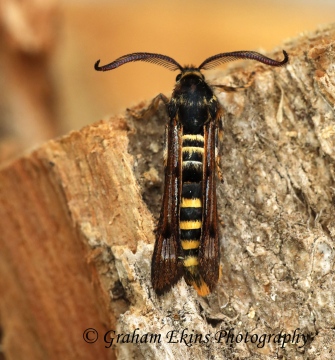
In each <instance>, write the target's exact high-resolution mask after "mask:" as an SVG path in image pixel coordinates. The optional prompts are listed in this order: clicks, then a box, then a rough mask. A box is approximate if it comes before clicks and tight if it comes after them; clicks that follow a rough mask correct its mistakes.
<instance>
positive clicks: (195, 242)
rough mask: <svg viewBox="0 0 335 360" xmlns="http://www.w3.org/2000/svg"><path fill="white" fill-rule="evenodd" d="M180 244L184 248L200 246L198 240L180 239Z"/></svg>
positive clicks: (190, 248)
mask: <svg viewBox="0 0 335 360" xmlns="http://www.w3.org/2000/svg"><path fill="white" fill-rule="evenodd" d="M181 246H182V248H183V249H184V250H192V249H198V248H199V246H200V240H182V241H181Z"/></svg>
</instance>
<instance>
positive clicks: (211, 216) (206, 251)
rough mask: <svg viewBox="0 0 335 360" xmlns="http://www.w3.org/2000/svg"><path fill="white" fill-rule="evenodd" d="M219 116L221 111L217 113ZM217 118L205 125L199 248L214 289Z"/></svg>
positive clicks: (207, 279) (203, 271)
mask: <svg viewBox="0 0 335 360" xmlns="http://www.w3.org/2000/svg"><path fill="white" fill-rule="evenodd" d="M217 116H219V113H218V114H217ZM216 121H217V119H212V120H211V121H209V122H208V123H207V124H206V125H205V132H204V133H205V149H204V174H203V204H204V205H203V225H202V233H201V240H200V248H199V273H200V274H201V276H202V278H203V280H204V281H205V283H206V284H207V286H208V287H209V289H210V291H213V289H214V287H215V285H216V284H217V281H218V279H219V265H220V248H219V230H218V215H217V204H216V184H215V165H216V164H215V145H216V138H217V124H216Z"/></svg>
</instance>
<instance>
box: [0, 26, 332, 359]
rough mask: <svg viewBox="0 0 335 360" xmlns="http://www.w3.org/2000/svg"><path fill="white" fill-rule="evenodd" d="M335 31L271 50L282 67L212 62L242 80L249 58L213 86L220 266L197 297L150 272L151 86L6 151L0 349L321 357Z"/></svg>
mask: <svg viewBox="0 0 335 360" xmlns="http://www.w3.org/2000/svg"><path fill="white" fill-rule="evenodd" d="M334 46H335V27H334V26H329V27H325V28H322V29H319V30H317V31H315V32H314V33H309V34H303V35H301V36H299V38H297V39H291V40H289V41H287V42H286V43H285V44H283V45H281V46H279V47H278V50H277V51H276V52H275V53H273V54H270V55H271V56H273V57H276V58H278V59H279V58H280V57H281V52H280V50H281V49H285V50H286V51H287V52H288V53H289V55H290V63H289V64H288V65H287V66H285V67H283V68H278V69H274V68H269V67H267V66H265V65H262V64H255V63H253V62H241V63H236V64H233V65H232V66H231V67H229V69H228V70H226V71H224V72H223V71H216V72H215V73H212V74H211V75H210V74H209V73H208V74H207V79H208V80H209V81H210V83H212V84H225V85H231V86H237V85H243V84H244V83H247V82H248V79H249V77H250V74H251V73H252V72H254V73H255V74H254V78H253V79H254V80H253V82H252V84H251V86H250V87H248V88H247V89H245V90H242V91H238V92H231V93H224V92H220V89H219V88H218V89H217V96H218V97H219V100H220V101H221V103H222V105H223V107H224V109H225V113H224V118H223V128H224V139H223V142H222V145H221V150H220V153H221V168H222V171H223V175H224V184H222V185H219V184H218V198H219V199H218V209H219V214H220V219H221V222H222V228H221V247H222V252H221V266H222V277H221V279H220V281H219V284H218V286H217V289H216V291H215V292H214V293H213V294H211V295H210V296H208V297H207V298H199V297H198V296H197V295H196V294H195V291H194V290H193V289H192V288H190V287H188V286H187V285H186V284H185V282H184V280H182V281H180V282H179V283H178V284H177V285H176V286H175V287H174V288H173V289H172V290H171V291H170V292H169V293H167V294H166V295H164V296H162V297H159V298H158V297H157V296H156V295H155V294H154V292H153V290H152V287H151V284H150V261H151V255H152V249H153V243H154V233H153V230H154V224H155V221H154V220H155V219H157V218H158V215H159V207H160V205H159V204H160V199H161V193H162V178H163V168H162V163H163V161H162V140H163V132H164V124H165V122H166V112H165V109H164V107H163V105H162V106H160V107H159V108H158V109H156V110H153V109H151V110H150V111H145V109H146V108H147V107H148V105H149V103H150V102H149V101H148V102H146V103H143V104H141V105H139V106H137V107H136V108H133V109H131V111H128V112H127V113H126V115H125V116H124V117H119V118H114V119H111V120H110V121H107V122H99V123H97V124H94V125H92V126H90V127H86V128H84V129H83V130H81V131H79V132H73V133H71V134H69V135H68V136H65V137H63V138H61V139H58V140H54V141H50V142H48V143H46V144H45V145H43V146H42V147H40V148H39V149H37V150H36V151H34V152H32V153H31V154H28V155H26V156H24V157H22V158H20V159H18V160H17V161H15V162H13V163H11V164H8V165H7V166H6V167H3V168H2V170H1V172H0V186H1V187H0V201H1V204H2V206H1V208H0V233H1V237H0V241H1V245H0V246H1V252H0V274H1V277H0V293H1V299H0V322H1V327H2V330H3V331H2V332H3V338H2V348H3V352H4V354H5V356H6V359H26V358H32V359H45V358H49V359H53V358H55V359H56V358H57V359H58V358H60V357H61V356H62V358H69V359H70V358H80V359H86V358H87V359H91V358H94V357H95V358H102V359H104V358H106V359H107V358H115V357H117V358H118V359H130V358H145V359H147V358H150V359H151V358H152V359H156V358H157V359H158V358H159V359H162V358H166V359H174V358H176V359H182V358H184V359H191V358H192V359H203V358H213V359H218V358H226V359H236V358H240V359H256V358H257V359H270V358H288V359H293V358H294V359H307V358H308V359H316V358H322V359H331V358H332V353H333V352H334V351H335V349H334V345H333V344H334V340H335V334H334V331H333V329H334V327H335V315H334V314H335V305H334V295H335V294H334V290H333V287H332V286H333V281H334V256H335V249H334V245H333V238H334V236H335V221H334V218H333V214H334V188H335V186H334V174H335V168H334V165H335V150H334V149H335V148H334V141H335V116H334V106H335V96H334V94H335V64H334ZM134 114H136V116H134ZM139 185H140V186H139ZM143 200H144V201H143ZM149 210H150V211H149ZM87 328H95V329H96V330H97V331H98V333H99V338H98V340H97V341H96V342H95V343H92V344H89V343H87V342H85V341H84V339H83V333H84V330H85V329H87ZM108 330H113V331H115V333H114V332H109V333H107V335H106V337H105V339H104V335H105V334H106V332H107V331H108ZM229 330H230V332H229ZM172 331H174V332H173V333H172ZM219 331H222V332H221V335H222V339H221V342H220V343H219V342H218V332H219ZM225 332H226V336H225V337H224V335H225ZM228 332H229V334H228ZM117 334H123V335H122V336H121V335H120V336H119V338H118V339H117ZM127 334H128V335H127ZM149 334H156V335H157V336H160V339H159V338H158V337H157V338H154V337H152V336H151V337H150V335H149ZM238 334H241V335H239V336H237V335H238ZM137 335H138V336H137ZM196 335H199V336H197V337H196ZM200 335H201V336H202V337H200ZM228 335H229V337H228ZM289 335H290V336H291V338H290V339H289V337H288V336H289ZM302 335H304V336H305V338H303V336H302ZM88 338H90V339H92V338H93V333H89V334H88ZM304 339H305V340H304ZM86 340H87V338H86ZM112 340H113V343H112ZM150 340H151V342H150ZM155 340H156V342H155ZM158 340H160V343H158ZM200 340H202V341H200ZM207 340H208V341H207ZM285 341H286V343H284V342H285ZM263 342H264V343H263ZM109 345H111V347H110V348H105V347H108V346H109Z"/></svg>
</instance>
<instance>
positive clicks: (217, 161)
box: [215, 117, 223, 183]
mask: <svg viewBox="0 0 335 360" xmlns="http://www.w3.org/2000/svg"><path fill="white" fill-rule="evenodd" d="M222 141H223V128H222V119H221V117H220V118H219V119H218V130H217V133H216V135H215V165H216V171H217V175H218V178H219V180H220V182H221V183H223V174H222V169H221V147H220V144H222Z"/></svg>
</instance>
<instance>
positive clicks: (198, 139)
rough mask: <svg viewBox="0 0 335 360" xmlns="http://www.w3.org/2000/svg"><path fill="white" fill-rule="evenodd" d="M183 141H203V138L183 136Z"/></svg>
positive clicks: (190, 135) (200, 136)
mask: <svg viewBox="0 0 335 360" xmlns="http://www.w3.org/2000/svg"><path fill="white" fill-rule="evenodd" d="M183 140H196V141H204V137H203V136H202V135H192V134H187V135H183Z"/></svg>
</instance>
